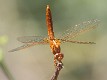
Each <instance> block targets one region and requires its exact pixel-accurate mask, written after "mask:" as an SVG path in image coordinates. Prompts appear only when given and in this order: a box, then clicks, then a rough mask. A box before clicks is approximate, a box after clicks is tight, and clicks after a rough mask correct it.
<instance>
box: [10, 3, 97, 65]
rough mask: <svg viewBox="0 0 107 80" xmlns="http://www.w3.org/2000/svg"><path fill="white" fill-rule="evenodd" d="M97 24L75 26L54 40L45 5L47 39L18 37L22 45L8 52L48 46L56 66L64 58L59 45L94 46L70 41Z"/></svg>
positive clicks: (50, 20) (50, 16) (95, 20)
mask: <svg viewBox="0 0 107 80" xmlns="http://www.w3.org/2000/svg"><path fill="white" fill-rule="evenodd" d="M98 23H99V20H98V19H93V20H89V21H85V22H82V23H80V24H78V25H75V26H73V27H70V28H69V29H67V30H66V31H65V32H64V33H62V35H61V36H60V37H59V38H55V36H54V31H53V22H52V14H51V10H50V6H49V5H47V7H46V24H47V29H48V37H42V36H22V37H18V38H17V40H18V41H20V42H22V43H23V45H22V46H20V47H17V48H15V49H12V50H10V51H9V52H14V51H18V50H22V49H25V48H28V47H31V46H35V45H39V44H50V48H51V52H52V53H53V55H54V64H55V65H57V63H58V62H59V63H62V59H63V58H64V54H63V53H62V52H61V48H60V44H61V43H65V42H69V43H77V44H95V43H94V42H87V41H76V40H72V39H73V38H74V37H76V36H78V35H80V34H81V33H84V32H88V31H90V30H92V29H95V28H96V27H97V26H98Z"/></svg>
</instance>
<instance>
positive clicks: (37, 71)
mask: <svg viewBox="0 0 107 80" xmlns="http://www.w3.org/2000/svg"><path fill="white" fill-rule="evenodd" d="M47 4H49V5H50V8H51V11H52V17H53V24H54V32H55V35H56V36H57V35H58V33H62V32H64V31H65V30H66V29H68V27H70V26H73V25H75V24H78V23H80V22H83V21H87V20H90V19H99V20H101V22H100V24H99V27H98V28H96V29H95V30H92V31H90V32H87V33H85V34H83V35H81V36H78V37H77V38H75V39H76V40H81V41H94V42H96V43H97V44H95V45H82V44H72V43H71V44H69V43H66V44H62V45H61V49H62V53H64V59H63V63H64V68H63V69H62V70H61V72H60V75H59V79H58V80H107V69H106V68H107V49H106V48H107V46H106V45H107V42H106V41H107V30H106V29H107V22H106V21H107V1H106V0H0V37H1V38H0V50H2V53H3V56H2V55H1V53H0V59H2V58H1V57H3V60H4V61H5V63H6V64H7V66H8V69H10V72H11V73H12V74H13V76H14V78H15V80H50V78H51V76H52V75H53V73H54V64H53V54H52V53H51V51H50V47H49V45H38V46H34V47H31V48H28V49H24V50H21V51H17V52H13V53H9V52H8V51H9V50H11V49H13V48H16V47H18V46H20V45H22V43H20V42H18V41H17V40H16V39H17V37H20V36H34V35H37V36H38V35H41V36H47V27H46V23H45V22H46V21H45V11H46V5H47ZM6 42H7V43H6ZM4 43H5V44H4ZM0 80H8V79H7V77H6V76H5V74H4V73H3V71H2V69H1V68H0Z"/></svg>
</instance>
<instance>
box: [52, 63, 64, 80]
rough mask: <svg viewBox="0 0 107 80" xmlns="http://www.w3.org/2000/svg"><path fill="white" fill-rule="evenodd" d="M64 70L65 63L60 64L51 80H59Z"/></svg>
mask: <svg viewBox="0 0 107 80" xmlns="http://www.w3.org/2000/svg"><path fill="white" fill-rule="evenodd" d="M62 68H63V63H61V62H58V64H57V66H56V70H55V73H54V74H53V76H52V78H51V80H57V78H58V75H59V72H60V70H61V69H62Z"/></svg>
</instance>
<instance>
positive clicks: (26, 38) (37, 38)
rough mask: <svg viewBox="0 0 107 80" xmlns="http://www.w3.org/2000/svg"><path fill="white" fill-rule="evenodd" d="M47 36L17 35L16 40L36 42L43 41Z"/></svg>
mask: <svg viewBox="0 0 107 80" xmlns="http://www.w3.org/2000/svg"><path fill="white" fill-rule="evenodd" d="M46 39H47V38H44V37H42V36H23V37H18V38H17V40H18V41H20V42H22V43H35V42H36V43H37V42H43V41H44V42H45V41H46Z"/></svg>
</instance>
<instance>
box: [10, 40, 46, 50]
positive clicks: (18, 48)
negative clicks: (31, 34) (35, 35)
mask: <svg viewBox="0 0 107 80" xmlns="http://www.w3.org/2000/svg"><path fill="white" fill-rule="evenodd" d="M47 43H48V42H38V43H25V44H24V45H22V46H20V47H17V48H15V49H12V50H10V51H9V52H14V51H18V50H22V49H25V48H28V47H31V46H35V45H37V44H47Z"/></svg>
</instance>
